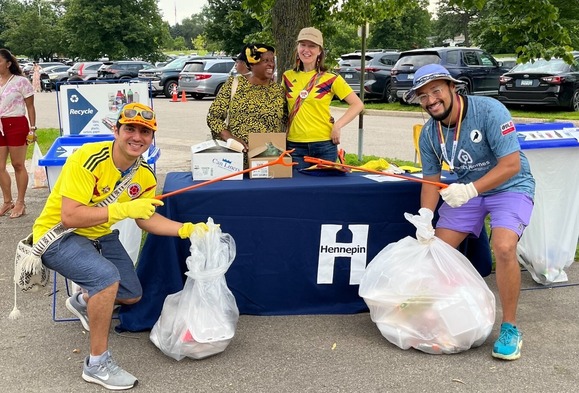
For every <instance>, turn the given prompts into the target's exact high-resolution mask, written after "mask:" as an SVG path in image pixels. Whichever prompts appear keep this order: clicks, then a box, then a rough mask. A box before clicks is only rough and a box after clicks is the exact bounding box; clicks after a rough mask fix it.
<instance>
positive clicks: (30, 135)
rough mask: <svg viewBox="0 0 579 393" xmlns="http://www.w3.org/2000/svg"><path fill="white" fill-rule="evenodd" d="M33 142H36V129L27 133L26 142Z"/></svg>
mask: <svg viewBox="0 0 579 393" xmlns="http://www.w3.org/2000/svg"><path fill="white" fill-rule="evenodd" d="M31 143H34V131H29V132H28V135H26V144H27V145H30V144H31Z"/></svg>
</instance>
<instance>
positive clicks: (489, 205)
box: [436, 192, 533, 237]
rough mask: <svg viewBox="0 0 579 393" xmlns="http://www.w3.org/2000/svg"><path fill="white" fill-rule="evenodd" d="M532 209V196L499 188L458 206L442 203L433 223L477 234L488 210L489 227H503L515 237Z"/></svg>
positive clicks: (525, 222)
mask: <svg viewBox="0 0 579 393" xmlns="http://www.w3.org/2000/svg"><path fill="white" fill-rule="evenodd" d="M532 211H533V200H532V199H531V198H529V197H528V196H527V195H525V194H521V193H518V192H501V193H498V194H494V195H490V196H478V197H476V198H473V199H471V200H470V201H468V202H467V203H465V204H464V205H462V206H460V207H454V208H453V207H450V206H449V205H448V204H447V203H443V204H442V206H441V207H440V209H438V214H439V216H440V218H439V220H438V222H437V224H436V227H437V228H446V229H451V230H453V231H457V232H462V233H469V234H472V235H474V236H475V237H478V236H479V234H480V233H481V231H482V228H483V225H484V220H485V217H486V216H487V214H490V218H491V220H490V225H491V229H493V228H506V229H510V230H511V231H513V232H515V233H516V234H517V235H518V236H519V237H521V235H522V234H523V231H524V230H525V228H526V227H527V225H529V220H530V219H531V213H532Z"/></svg>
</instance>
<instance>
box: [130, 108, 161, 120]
mask: <svg viewBox="0 0 579 393" xmlns="http://www.w3.org/2000/svg"><path fill="white" fill-rule="evenodd" d="M137 115H140V116H141V117H142V118H143V119H144V120H153V119H154V118H155V113H154V112H153V111H150V110H148V109H125V110H123V116H124V117H125V119H134V118H135V117H137Z"/></svg>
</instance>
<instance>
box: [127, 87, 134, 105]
mask: <svg viewBox="0 0 579 393" xmlns="http://www.w3.org/2000/svg"><path fill="white" fill-rule="evenodd" d="M131 102H133V91H132V90H131V89H129V91H128V92H127V104H130V103H131Z"/></svg>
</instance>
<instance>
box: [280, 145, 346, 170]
mask: <svg viewBox="0 0 579 393" xmlns="http://www.w3.org/2000/svg"><path fill="white" fill-rule="evenodd" d="M286 148H287V149H288V150H290V149H295V150H294V152H293V153H292V154H291V156H292V161H293V162H297V163H298V164H297V165H296V166H295V168H296V169H305V168H309V167H311V166H312V165H314V164H311V163H309V162H305V161H304V157H305V156H310V157H316V158H321V159H322V160H327V161H332V162H336V160H337V159H338V145H334V142H332V141H323V142H308V143H298V142H290V141H287V143H286Z"/></svg>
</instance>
